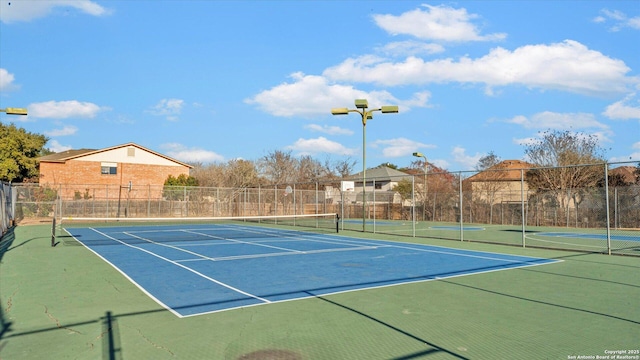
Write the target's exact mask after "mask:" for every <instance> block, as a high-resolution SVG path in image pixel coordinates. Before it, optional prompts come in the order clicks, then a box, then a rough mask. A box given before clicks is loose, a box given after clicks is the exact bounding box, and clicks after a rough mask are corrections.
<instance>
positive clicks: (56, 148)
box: [46, 140, 73, 153]
mask: <svg viewBox="0 0 640 360" xmlns="http://www.w3.org/2000/svg"><path fill="white" fill-rule="evenodd" d="M47 144H49V146H46V148H47V149H49V150H51V151H53V152H54V153H59V152H63V151H67V150H71V149H73V147H71V146H67V145H62V144H60V143H59V142H58V141H57V140H49V141H48V142H47Z"/></svg>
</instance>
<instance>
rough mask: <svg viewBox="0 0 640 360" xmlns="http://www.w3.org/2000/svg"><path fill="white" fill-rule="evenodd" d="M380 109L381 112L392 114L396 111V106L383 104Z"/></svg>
mask: <svg viewBox="0 0 640 360" xmlns="http://www.w3.org/2000/svg"><path fill="white" fill-rule="evenodd" d="M381 110H382V113H383V114H394V113H397V112H398V106H397V105H393V106H383V107H382V109H381Z"/></svg>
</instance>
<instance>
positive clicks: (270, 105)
mask: <svg viewBox="0 0 640 360" xmlns="http://www.w3.org/2000/svg"><path fill="white" fill-rule="evenodd" d="M291 78H292V79H293V82H290V83H284V84H280V85H278V86H275V87H273V88H271V89H270V90H265V91H263V92H261V93H259V94H257V95H256V96H254V97H253V98H251V99H246V100H245V103H247V104H255V105H258V106H259V107H260V108H261V109H262V110H263V111H265V112H267V113H269V114H272V115H275V116H284V117H291V116H303V117H311V116H317V115H323V114H330V109H331V108H334V107H347V106H350V105H352V104H353V99H361V98H365V99H368V100H369V104H370V105H371V106H372V107H375V106H381V105H386V104H397V103H398V102H399V101H398V100H397V99H396V98H395V97H393V95H391V94H390V93H389V92H387V91H370V92H366V91H362V90H357V89H355V88H354V87H353V86H350V85H338V84H333V85H331V84H329V83H328V81H327V79H326V78H325V77H322V76H317V75H305V74H303V73H301V72H296V73H293V74H291ZM405 110H406V109H405Z"/></svg>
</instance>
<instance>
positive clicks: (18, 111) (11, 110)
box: [0, 107, 27, 115]
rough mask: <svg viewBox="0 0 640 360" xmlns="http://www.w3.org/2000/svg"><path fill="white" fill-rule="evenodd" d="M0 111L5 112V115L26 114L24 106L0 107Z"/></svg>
mask: <svg viewBox="0 0 640 360" xmlns="http://www.w3.org/2000/svg"><path fill="white" fill-rule="evenodd" d="M0 112H3V113H7V115H27V109H25V108H10V107H8V108H6V109H0Z"/></svg>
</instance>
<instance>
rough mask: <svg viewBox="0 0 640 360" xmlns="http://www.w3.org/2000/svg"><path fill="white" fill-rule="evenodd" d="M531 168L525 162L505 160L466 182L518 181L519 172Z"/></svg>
mask: <svg viewBox="0 0 640 360" xmlns="http://www.w3.org/2000/svg"><path fill="white" fill-rule="evenodd" d="M532 167H533V165H532V164H529V163H528V162H525V161H521V160H505V161H501V162H499V163H498V164H496V165H493V166H492V167H490V168H488V169H486V170H484V171H481V172H479V173H477V174H475V175H473V176H471V177H469V178H468V179H467V180H466V181H471V182H474V181H520V179H521V176H522V173H521V170H528V169H531V168H532Z"/></svg>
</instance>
